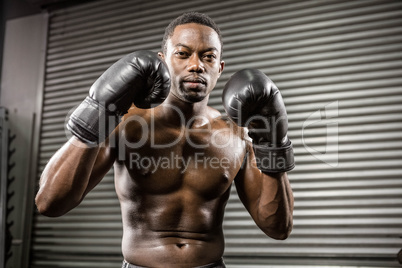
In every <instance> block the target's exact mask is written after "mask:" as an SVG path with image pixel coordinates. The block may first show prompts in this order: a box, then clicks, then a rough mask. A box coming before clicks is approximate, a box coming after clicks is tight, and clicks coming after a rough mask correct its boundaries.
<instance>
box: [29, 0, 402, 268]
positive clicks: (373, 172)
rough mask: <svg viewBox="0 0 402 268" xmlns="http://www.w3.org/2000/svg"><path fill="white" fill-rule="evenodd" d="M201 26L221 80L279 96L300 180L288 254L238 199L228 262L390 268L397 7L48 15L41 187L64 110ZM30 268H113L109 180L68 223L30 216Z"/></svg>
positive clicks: (399, 135)
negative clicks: (244, 81)
mask: <svg viewBox="0 0 402 268" xmlns="http://www.w3.org/2000/svg"><path fill="white" fill-rule="evenodd" d="M188 10H196V11H200V12H205V13H207V14H209V15H210V16H211V17H212V18H214V19H215V20H216V22H217V23H218V24H219V25H220V27H221V30H222V33H223V37H224V60H225V62H226V68H225V70H224V73H223V75H222V77H221V78H220V80H219V82H218V84H217V87H216V89H215V90H214V91H213V92H212V94H211V98H210V105H211V106H213V107H215V108H217V109H219V110H220V111H222V106H221V98H220V96H221V93H222V88H223V85H224V83H225V81H227V80H228V78H229V77H230V76H231V75H232V74H233V73H234V72H235V71H237V70H240V69H242V68H247V67H250V68H258V69H261V70H262V71H264V72H265V73H266V74H267V75H268V76H269V77H270V78H271V79H273V80H274V81H275V82H276V84H277V85H278V87H279V89H281V92H282V95H283V97H284V101H285V104H286V107H287V111H288V114H289V128H290V129H289V136H290V138H291V139H292V141H293V143H294V147H295V154H296V163H297V167H296V169H295V170H294V171H292V172H290V173H289V177H290V180H291V184H292V188H293V190H294V195H295V212H294V230H293V233H292V235H291V236H290V238H288V239H287V240H285V241H275V240H272V239H269V238H266V237H265V235H263V234H262V232H261V231H259V230H258V229H257V227H255V224H254V223H253V222H252V220H251V218H250V216H249V215H248V213H247V212H246V211H245V210H244V208H243V206H242V204H241V203H240V201H239V200H238V198H237V194H236V193H235V189H234V187H232V189H233V193H232V196H231V198H230V201H229V203H228V205H227V210H226V214H225V215H226V216H225V226H224V228H225V235H226V252H225V258H226V262H227V263H228V264H230V266H231V267H245V266H244V265H245V264H255V265H257V266H258V265H260V267H267V266H268V265H275V264H298V265H307V264H309V265H314V264H317V265H324V264H325V265H356V266H358V265H360V266H362V265H366V266H379V267H394V266H397V265H398V262H397V258H396V257H397V253H398V251H399V250H400V249H401V248H402V241H401V238H400V236H401V234H402V175H401V174H402V160H401V159H402V123H401V121H402V120H401V112H402V45H401V44H402V2H401V1H398V0H394V1H391V0H384V1H378V0H360V1H339V0H337V1H334V0H326V1H324V0H321V1H290V0H289V1H287V0H285V1H279V0H278V1H243V0H242V1H239V0H237V1H220V2H216V1H197V2H196V6H195V4H194V2H192V1H170V0H169V1H128V0H127V1H113V0H102V1H94V2H90V3H86V4H83V5H77V6H74V7H69V8H64V9H59V10H55V11H52V12H51V13H50V23H49V27H50V28H49V41H48V53H47V54H48V55H47V63H46V81H45V88H44V106H43V118H42V130H41V144H40V155H39V157H40V166H39V168H38V170H39V174H38V177H39V175H40V173H41V171H42V170H43V168H44V165H45V164H46V162H47V161H48V159H49V158H50V157H51V155H52V154H53V153H54V152H55V151H56V150H57V149H58V148H59V147H60V146H61V145H62V144H63V143H64V142H65V141H66V137H65V133H64V121H65V117H66V115H67V113H68V111H69V110H70V109H71V108H72V107H73V106H75V105H77V104H78V103H79V102H80V101H81V100H82V99H83V98H84V97H85V95H86V94H87V91H88V89H89V87H90V85H91V84H92V83H93V81H95V79H96V78H97V77H98V76H99V75H100V74H101V73H102V72H103V71H104V70H105V69H106V68H107V67H108V66H110V65H111V64H112V63H113V62H114V61H116V60H117V59H118V58H120V57H121V56H123V55H125V54H127V53H129V52H132V51H135V50H139V49H149V50H154V51H157V50H159V46H160V41H161V38H162V34H163V31H164V27H165V26H166V25H167V24H168V23H169V21H170V20H171V19H172V18H174V17H176V16H178V15H179V14H181V13H182V12H184V11H188ZM33 224H34V226H33V244H32V261H31V267H38V268H39V267H40V268H44V267H56V266H57V267H119V265H120V263H121V261H122V257H121V253H120V241H121V235H122V232H121V228H122V227H121V217H120V208H119V204H118V200H117V198H116V195H115V193H114V184H113V174H112V171H111V172H110V174H108V175H107V176H106V178H105V179H104V180H103V181H102V182H101V184H100V185H99V186H98V187H96V189H94V191H93V192H92V193H90V194H89V195H88V197H87V199H86V200H85V201H84V202H83V203H82V204H81V205H80V206H79V207H77V208H76V209H75V210H73V211H72V212H70V213H68V214H67V215H65V216H63V217H60V218H55V219H52V218H46V217H43V216H40V215H35V217H34V223H33Z"/></svg>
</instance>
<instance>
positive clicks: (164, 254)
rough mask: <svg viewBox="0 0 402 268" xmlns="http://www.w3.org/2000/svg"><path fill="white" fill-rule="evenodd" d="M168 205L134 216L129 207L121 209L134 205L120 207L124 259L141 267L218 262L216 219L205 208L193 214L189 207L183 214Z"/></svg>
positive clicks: (218, 226)
mask: <svg viewBox="0 0 402 268" xmlns="http://www.w3.org/2000/svg"><path fill="white" fill-rule="evenodd" d="M157 199H158V198H157ZM152 203H153V202H152ZM169 203H170V202H169V198H168V199H167V202H166V204H165V205H164V206H161V207H159V208H158V209H156V210H153V209H152V208H149V209H146V211H145V213H135V215H133V214H130V213H129V211H131V212H132V211H133V210H132V208H131V209H129V208H127V209H128V210H126V209H125V206H127V205H128V206H129V207H130V206H132V205H134V204H131V205H129V204H121V205H122V210H125V211H126V212H127V214H123V215H124V216H123V243H122V250H123V256H124V259H125V260H126V261H127V262H129V263H132V264H135V265H138V266H145V267H195V266H201V265H205V264H208V263H212V262H215V261H217V260H219V259H220V258H221V257H222V255H223V251H224V238H223V232H222V220H221V219H220V217H219V219H216V218H215V219H214V216H213V214H209V213H207V211H206V209H205V208H204V209H199V210H198V211H197V210H194V207H193V205H191V207H193V208H189V209H192V210H193V211H191V212H190V211H188V213H187V212H186V210H187V209H186V208H183V207H181V206H180V205H179V206H177V205H173V203H171V204H172V205H173V206H172V205H170V204H169ZM134 206H135V207H136V205H134ZM137 211H138V210H137ZM139 211H141V209H139ZM210 212H211V213H214V212H215V213H217V211H210ZM206 214H207V215H206ZM215 215H216V214H215ZM218 215H219V214H218Z"/></svg>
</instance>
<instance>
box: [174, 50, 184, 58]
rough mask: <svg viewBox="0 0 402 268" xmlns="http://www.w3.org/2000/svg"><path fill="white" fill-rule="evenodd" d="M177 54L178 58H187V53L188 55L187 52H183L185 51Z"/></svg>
mask: <svg viewBox="0 0 402 268" xmlns="http://www.w3.org/2000/svg"><path fill="white" fill-rule="evenodd" d="M175 54H176V55H177V56H180V57H185V56H187V53H186V52H183V51H177V52H176V53H175Z"/></svg>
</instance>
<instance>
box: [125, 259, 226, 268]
mask: <svg viewBox="0 0 402 268" xmlns="http://www.w3.org/2000/svg"><path fill="white" fill-rule="evenodd" d="M225 267H226V265H225V263H224V262H223V259H220V260H219V261H217V262H214V263H210V264H206V265H201V266H197V267H194V268H225ZM122 268H146V267H144V266H137V265H134V264H130V263H128V262H126V261H123V266H122Z"/></svg>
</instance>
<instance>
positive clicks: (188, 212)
mask: <svg viewBox="0 0 402 268" xmlns="http://www.w3.org/2000/svg"><path fill="white" fill-rule="evenodd" d="M165 119H166V118H164V115H163V113H161V112H160V110H158V109H154V110H147V111H144V110H142V111H139V112H138V110H137V111H132V112H131V114H130V115H129V116H126V117H125V121H124V122H123V123H122V124H121V125H120V129H119V133H118V136H119V139H118V159H117V161H116V164H115V176H116V179H115V182H116V191H117V194H118V197H119V200H120V204H121V210H122V217H123V231H124V234H123V255H124V258H125V260H126V261H128V262H130V263H133V264H136V265H140V266H148V267H160V266H163V267H182V266H178V265H177V264H178V263H180V264H181V265H185V266H183V267H192V266H199V265H204V264H207V263H211V262H214V261H217V260H219V259H220V258H221V256H222V254H223V250H224V241H223V233H222V221H223V214H224V209H225V205H226V202H227V200H228V198H229V194H230V187H231V184H232V181H233V179H234V177H235V176H236V174H237V172H238V170H239V169H240V167H241V164H242V162H243V159H244V157H245V154H246V149H245V148H246V146H245V143H244V140H243V139H242V138H241V135H239V132H241V131H239V129H237V128H236V127H234V126H233V125H231V124H230V123H229V122H227V121H225V120H222V119H221V118H218V117H214V116H209V115H208V113H206V115H205V116H203V117H202V118H199V120H198V119H197V120H195V121H193V122H190V123H191V124H186V123H185V122H184V123H183V122H169V121H166V120H165Z"/></svg>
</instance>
